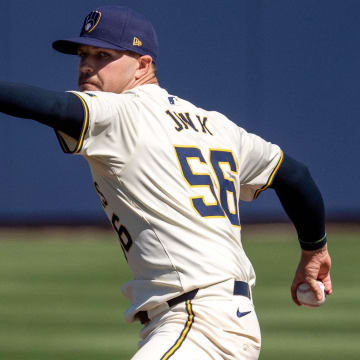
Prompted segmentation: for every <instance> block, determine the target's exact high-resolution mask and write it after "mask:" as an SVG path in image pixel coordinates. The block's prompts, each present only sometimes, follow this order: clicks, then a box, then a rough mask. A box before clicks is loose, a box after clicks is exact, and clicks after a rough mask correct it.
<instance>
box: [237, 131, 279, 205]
mask: <svg viewBox="0 0 360 360" xmlns="http://www.w3.org/2000/svg"><path fill="white" fill-rule="evenodd" d="M240 138H241V140H240V144H241V145H240V150H239V151H240V160H239V162H240V200H244V201H252V200H254V199H256V198H257V197H258V196H259V194H260V193H261V192H262V191H264V190H266V189H267V188H268V187H269V186H270V185H271V182H272V180H273V179H274V176H275V174H276V172H277V170H278V169H279V167H280V165H281V162H282V159H283V152H282V151H281V149H280V148H279V146H277V145H275V144H272V143H270V142H267V141H265V140H264V139H262V138H261V137H259V136H257V135H254V134H250V133H247V132H246V131H245V130H243V129H241V128H240Z"/></svg>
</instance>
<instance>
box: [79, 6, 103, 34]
mask: <svg viewBox="0 0 360 360" xmlns="http://www.w3.org/2000/svg"><path fill="white" fill-rule="evenodd" d="M100 18H101V12H100V11H92V12H91V13H90V14H89V15H88V16H87V17H86V18H85V20H84V27H83V29H84V31H85V32H87V33H89V32H92V31H93V30H94V29H95V28H96V26H97V24H98V23H99V21H100Z"/></svg>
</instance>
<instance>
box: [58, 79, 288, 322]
mask: <svg viewBox="0 0 360 360" xmlns="http://www.w3.org/2000/svg"><path fill="white" fill-rule="evenodd" d="M73 93H74V94H75V95H76V96H78V97H79V98H80V99H81V101H82V103H83V106H84V113H85V116H84V124H83V131H82V134H81V137H80V139H79V140H77V141H75V140H74V139H72V138H71V137H69V136H67V135H66V134H64V133H61V132H60V131H59V132H57V135H58V138H59V141H60V144H61V146H62V148H63V150H64V151H65V152H70V153H78V154H81V155H82V156H84V157H85V158H86V159H87V161H88V163H89V166H90V169H91V173H92V177H93V180H94V184H95V188H96V191H97V193H98V194H99V197H100V200H101V203H102V205H103V207H104V210H105V212H106V215H107V216H108V218H109V220H110V222H111V224H112V226H113V227H114V229H115V231H116V232H117V234H118V237H119V240H120V244H121V247H122V249H123V251H124V255H125V257H126V260H127V262H128V264H129V266H130V268H131V270H132V273H133V279H132V280H131V281H129V282H128V283H126V284H125V285H124V286H123V288H122V290H123V293H124V295H125V296H126V297H127V298H128V299H129V300H130V301H131V305H130V307H129V309H128V310H127V312H126V318H127V320H128V321H132V320H133V319H134V315H135V314H136V312H138V311H140V310H150V309H152V308H154V307H155V306H157V305H158V304H159V303H162V302H164V301H166V300H169V299H171V298H173V297H175V296H178V295H180V294H181V293H183V292H187V291H190V290H192V289H195V288H202V287H206V286H209V285H211V284H215V283H219V282H221V281H225V280H228V279H237V280H242V281H246V282H248V283H249V284H250V285H251V286H253V285H254V283H255V274H254V270H253V268H252V265H251V263H250V261H249V260H248V258H247V256H246V255H245V252H244V250H243V248H242V244H241V235H240V216H239V200H245V201H251V200H252V199H254V198H256V197H257V195H258V194H259V192H260V191H262V190H264V189H266V187H267V186H269V185H270V183H271V181H272V178H273V176H274V174H275V173H276V171H277V169H278V167H279V166H280V163H281V161H282V152H281V150H280V148H279V147H278V146H277V145H274V144H271V143H269V142H266V141H265V140H263V139H261V138H260V137H258V136H256V135H253V134H249V133H247V132H246V131H245V130H244V129H242V128H240V127H239V126H237V125H236V124H234V123H233V122H231V121H230V120H229V119H227V118H226V117H225V116H224V115H222V114H220V113H218V112H214V111H206V110H204V109H201V108H198V107H196V106H194V105H193V104H191V103H189V102H187V101H185V100H182V99H180V98H178V97H176V96H172V95H170V94H168V92H167V91H166V90H165V89H162V88H161V87H159V86H158V85H153V84H147V85H142V86H139V87H137V88H134V89H132V90H129V91H126V92H124V93H122V94H113V93H106V92H73Z"/></svg>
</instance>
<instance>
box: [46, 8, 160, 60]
mask: <svg viewBox="0 0 360 360" xmlns="http://www.w3.org/2000/svg"><path fill="white" fill-rule="evenodd" d="M79 45H88V46H94V47H100V48H105V49H113V50H119V51H124V50H130V51H133V52H135V53H138V54H140V55H150V56H151V57H152V59H153V62H156V60H157V55H158V48H159V46H158V41H157V36H156V33H155V30H154V28H153V26H152V25H151V23H150V22H149V21H148V20H147V19H146V18H145V17H144V16H143V15H141V14H139V13H138V12H136V11H134V10H132V9H130V8H128V7H125V6H102V7H99V8H98V9H96V10H94V11H91V12H90V13H89V14H88V15H87V16H86V17H85V20H84V23H83V26H82V28H81V33H80V36H79V37H76V38H70V39H64V40H57V41H55V42H54V43H53V48H54V49H55V50H57V51H60V52H63V53H66V54H74V55H75V54H77V49H78V46H79Z"/></svg>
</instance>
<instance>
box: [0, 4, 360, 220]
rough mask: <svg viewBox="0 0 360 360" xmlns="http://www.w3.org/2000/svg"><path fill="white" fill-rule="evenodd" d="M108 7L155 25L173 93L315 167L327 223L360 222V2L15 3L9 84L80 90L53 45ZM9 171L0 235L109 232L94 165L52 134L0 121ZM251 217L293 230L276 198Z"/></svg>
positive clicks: (2, 64)
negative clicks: (85, 227)
mask: <svg viewBox="0 0 360 360" xmlns="http://www.w3.org/2000/svg"><path fill="white" fill-rule="evenodd" d="M105 4H122V5H129V6H131V7H133V8H134V9H136V10H138V11H140V12H142V13H144V14H145V15H146V16H147V17H148V18H149V19H150V20H151V21H152V22H153V24H154V26H155V28H156V30H157V33H158V37H159V41H160V58H159V61H158V70H159V80H160V84H161V85H162V86H163V87H165V88H167V89H168V90H169V92H171V93H174V94H176V95H178V96H180V97H183V98H185V99H188V100H190V101H192V102H193V103H194V104H196V105H198V106H201V107H203V108H207V109H209V110H217V111H220V112H222V113H224V114H225V115H227V116H228V117H229V118H231V119H232V120H233V121H234V122H236V123H237V124H239V125H240V126H242V127H244V128H245V129H247V130H248V131H250V132H255V133H257V134H258V135H260V136H262V137H264V138H265V139H267V140H269V141H271V142H273V143H277V144H279V145H280V146H281V147H282V148H283V150H284V151H286V152H288V153H289V154H291V155H292V156H294V157H295V158H297V159H298V160H300V161H303V162H304V163H306V164H307V165H308V167H309V168H310V171H311V173H312V175H313V177H314V179H315V181H316V182H317V184H318V185H319V187H320V189H321V191H322V194H323V197H324V200H325V204H326V208H327V217H328V220H358V219H359V218H360V216H359V215H360V186H359V182H360V169H359V166H358V164H359V154H360V152H359V141H358V137H359V133H360V125H359V114H360V101H359V99H358V98H359V78H360V77H359V75H360V71H359V64H360V58H359V57H360V56H359V55H360V52H359V30H360V25H359V24H360V21H359V14H360V1H358V0H338V1H331V0H317V1H313V0H296V1H295V0H267V1H261V0H247V1H245V0H232V1H230V0H228V1H225V0H224V1H214V0H212V1H210V0H206V1H205V0H204V1H203V0H196V1H195V0H192V1H190V0H183V1H174V0H157V1H145V0H142V1H140V0H132V1H122V2H119V1H102V2H99V1H93V0H87V1H70V0H63V1H61V2H58V1H39V0H33V1H31V2H30V1H20V0H12V1H11V2H10V1H8V2H4V3H3V4H2V6H1V17H2V20H1V23H0V43H1V51H0V69H1V70H0V71H1V76H0V79H2V80H7V81H14V82H22V83H27V84H32V85H36V86H40V87H44V88H48V89H54V90H69V89H76V88H77V86H76V79H77V66H78V59H77V57H75V56H67V55H63V54H60V53H56V52H55V51H54V50H52V48H51V43H52V41H54V40H57V39H61V38H66V37H71V36H74V35H77V34H78V33H79V32H80V29H81V26H82V23H83V19H84V17H85V16H86V15H87V14H88V12H90V11H92V10H94V9H95V7H96V6H98V5H105ZM0 166H1V172H0V173H1V175H0V224H24V223H37V222H38V223H43V222H49V223H64V222H65V223H66V222H74V223H76V222H81V223H87V222H88V223H94V222H96V223H102V222H105V221H106V219H105V216H104V214H103V211H102V208H101V206H100V202H99V200H98V198H97V194H96V192H95V190H94V188H93V185H92V181H91V178H90V172H89V170H88V166H87V163H86V161H85V160H84V159H82V158H81V157H79V156H71V155H64V154H63V153H62V151H61V149H60V147H59V145H58V143H57V140H56V137H55V134H54V132H53V131H52V130H51V129H49V128H47V127H45V126H43V125H40V124H38V123H36V122H33V121H29V120H23V119H16V118H11V117H8V116H5V115H0ZM240 211H241V215H242V220H243V221H256V220H258V221H266V220H281V219H285V215H284V212H283V210H282V208H281V206H280V204H279V202H278V200H277V198H276V196H275V195H274V194H273V191H272V190H268V191H266V192H265V193H263V194H262V195H261V196H260V197H259V199H258V200H256V201H254V202H253V203H250V204H248V203H241V207H240Z"/></svg>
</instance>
